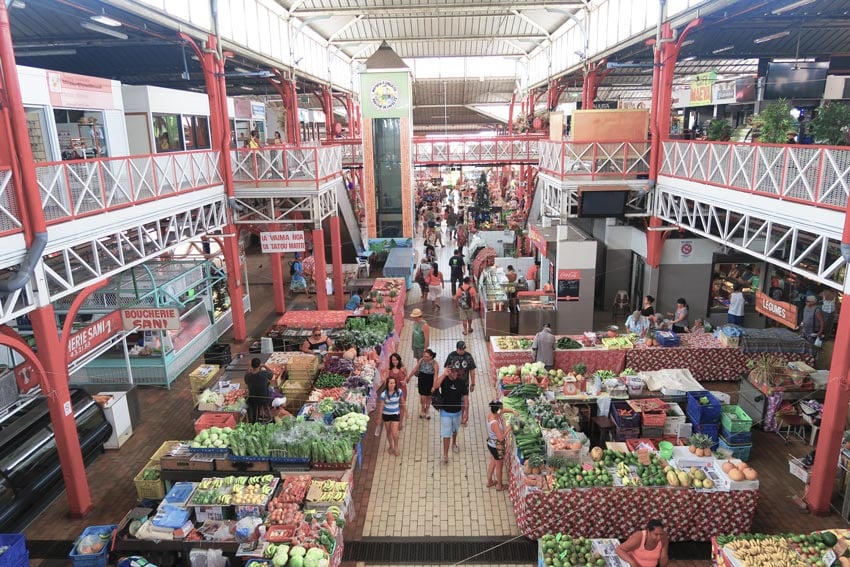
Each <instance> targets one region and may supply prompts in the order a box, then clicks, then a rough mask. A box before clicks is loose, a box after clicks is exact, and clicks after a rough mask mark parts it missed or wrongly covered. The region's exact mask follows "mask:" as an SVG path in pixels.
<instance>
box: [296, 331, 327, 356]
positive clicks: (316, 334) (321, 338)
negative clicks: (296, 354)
mask: <svg viewBox="0 0 850 567" xmlns="http://www.w3.org/2000/svg"><path fill="white" fill-rule="evenodd" d="M332 346H333V341H331V339H330V338H328V336H327V335H326V334H325V333H324V332H322V328H321V327H319V326H316V327H313V334H311V335H310V336H309V337H307V340H306V341H304V342H303V343H302V344H301V352H305V353H307V354H317V355H319V356H323V355H324V354H326V353H327V352H328V351H329V350H330V349H331V347H332Z"/></svg>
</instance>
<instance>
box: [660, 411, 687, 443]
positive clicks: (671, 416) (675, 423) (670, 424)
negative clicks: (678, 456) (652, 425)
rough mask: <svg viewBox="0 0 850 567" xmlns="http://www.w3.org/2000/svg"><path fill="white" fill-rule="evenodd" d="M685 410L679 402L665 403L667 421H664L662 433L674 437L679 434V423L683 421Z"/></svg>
mask: <svg viewBox="0 0 850 567" xmlns="http://www.w3.org/2000/svg"><path fill="white" fill-rule="evenodd" d="M685 421H686V419H685V412H683V411H682V408H680V407H679V404H667V421H665V422H664V435H670V436H672V437H675V436H676V435H678V434H679V425H681V424H683V423H685Z"/></svg>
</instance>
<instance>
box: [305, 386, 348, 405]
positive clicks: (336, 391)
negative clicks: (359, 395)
mask: <svg viewBox="0 0 850 567" xmlns="http://www.w3.org/2000/svg"><path fill="white" fill-rule="evenodd" d="M343 394H345V388H343V387H342V386H339V387H338V388H315V389H314V390H313V391H311V392H310V397H309V398H307V401H308V402H320V401H323V400H330V401H334V400H338V399H340V398H341V397H342V396H343Z"/></svg>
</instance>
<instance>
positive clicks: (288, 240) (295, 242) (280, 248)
mask: <svg viewBox="0 0 850 567" xmlns="http://www.w3.org/2000/svg"><path fill="white" fill-rule="evenodd" d="M260 247H261V250H262V251H263V254H283V253H286V252H303V251H304V250H306V249H307V245H306V243H305V241H304V231H303V230H290V231H283V232H261V233H260Z"/></svg>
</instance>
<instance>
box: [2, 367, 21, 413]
mask: <svg viewBox="0 0 850 567" xmlns="http://www.w3.org/2000/svg"><path fill="white" fill-rule="evenodd" d="M2 372H3V374H2V375H0V410H2V409H3V408H7V407H9V406H10V405H12V404H13V403H15V401H16V400H17V399H18V384H17V382H15V373H14V372H12V371H11V370H9V369H6V368H4V369H3V370H2Z"/></svg>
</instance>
